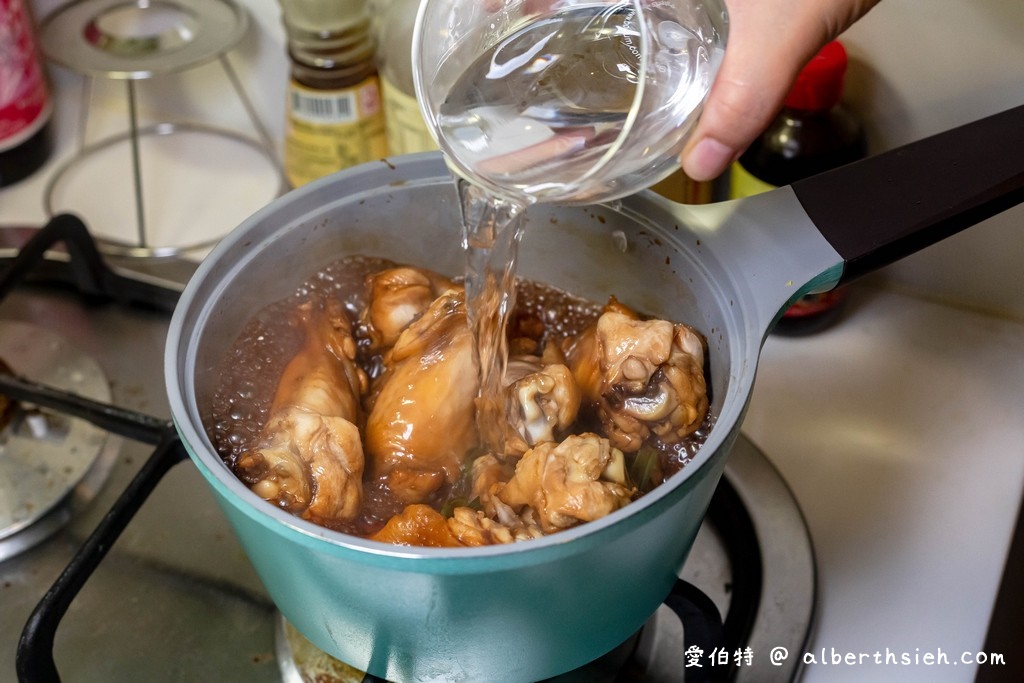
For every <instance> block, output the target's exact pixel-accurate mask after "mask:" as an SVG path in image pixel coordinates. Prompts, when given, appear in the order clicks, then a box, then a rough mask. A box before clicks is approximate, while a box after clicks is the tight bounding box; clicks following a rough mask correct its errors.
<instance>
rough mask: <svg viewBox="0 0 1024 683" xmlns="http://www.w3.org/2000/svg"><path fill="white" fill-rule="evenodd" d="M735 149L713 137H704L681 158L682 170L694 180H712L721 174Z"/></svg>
mask: <svg viewBox="0 0 1024 683" xmlns="http://www.w3.org/2000/svg"><path fill="white" fill-rule="evenodd" d="M735 156H736V151H735V150H734V149H732V148H731V147H727V146H726V145H723V144H722V143H721V142H719V141H718V140H715V139H714V138H704V139H703V140H701V141H699V142H698V143H697V144H696V145H694V147H693V149H691V150H690V153H689V154H687V155H686V158H685V159H683V171H685V172H686V175H688V176H689V177H690V178H692V179H693V180H696V181H705V180H714V179H715V178H717V177H718V176H720V175H721V174H722V171H724V170H725V169H726V168H727V167H728V166H729V164H730V163H732V160H733V158H734V157H735Z"/></svg>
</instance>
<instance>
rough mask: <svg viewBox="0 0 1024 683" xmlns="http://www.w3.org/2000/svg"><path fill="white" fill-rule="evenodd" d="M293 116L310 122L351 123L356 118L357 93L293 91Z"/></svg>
mask: <svg viewBox="0 0 1024 683" xmlns="http://www.w3.org/2000/svg"><path fill="white" fill-rule="evenodd" d="M291 105H292V116H294V117H296V118H298V119H302V120H305V121H309V122H310V123H351V122H353V121H355V120H356V114H357V112H356V102H355V94H354V93H351V92H346V93H325V94H318V93H311V92H308V91H306V92H303V91H298V90H292V91H291Z"/></svg>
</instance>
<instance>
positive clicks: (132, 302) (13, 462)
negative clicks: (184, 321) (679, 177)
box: [0, 215, 816, 682]
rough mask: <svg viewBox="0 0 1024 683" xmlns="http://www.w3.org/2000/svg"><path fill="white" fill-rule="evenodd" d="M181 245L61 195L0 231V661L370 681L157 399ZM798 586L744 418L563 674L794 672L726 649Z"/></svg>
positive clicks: (45, 675) (774, 490) (5, 665)
mask: <svg viewBox="0 0 1024 683" xmlns="http://www.w3.org/2000/svg"><path fill="white" fill-rule="evenodd" d="M195 265H196V264H195V262H194V261H190V260H188V259H181V258H177V257H171V258H161V259H138V258H132V257H124V256H119V255H104V254H103V253H101V250H100V249H98V248H97V245H96V243H95V242H94V241H93V239H92V238H91V236H90V234H89V231H88V229H87V228H86V227H85V225H84V224H83V223H82V222H81V221H80V220H79V219H77V218H76V217H74V216H71V215H61V216H57V217H55V218H54V219H53V220H52V221H51V222H50V223H49V224H48V225H47V226H45V227H44V228H42V229H36V228H3V229H0V358H2V359H3V361H4V362H6V363H7V365H8V366H9V367H10V373H5V374H0V394H5V395H6V396H8V397H9V398H10V399H11V401H10V402H11V406H10V407H9V409H8V410H7V411H5V413H4V414H5V416H6V417H5V423H6V424H5V426H4V428H3V432H2V435H0V503H2V505H0V595H2V596H3V601H4V605H5V609H4V610H3V611H2V612H0V670H2V671H5V672H8V674H7V675H10V674H11V672H14V671H17V672H18V675H19V678H20V679H21V680H25V681H38V680H56V679H58V678H60V679H64V680H74V681H122V680H123V681H136V680H148V681H157V680H218V681H230V680H244V681H256V682H258V681H277V680H284V681H291V680H296V681H300V680H314V679H315V680H318V681H332V680H375V679H373V677H371V676H364V675H363V674H362V673H361V672H355V671H353V670H351V669H349V668H348V667H346V666H344V665H343V664H342V663H340V662H337V661H335V660H333V659H331V658H330V657H329V656H327V655H325V654H323V653H320V652H318V651H316V650H315V648H312V646H311V645H309V643H308V642H306V641H305V640H304V639H303V638H302V636H301V634H298V633H297V632H296V631H295V630H294V629H292V628H291V627H290V625H289V624H287V623H286V622H284V620H283V619H282V618H281V617H280V615H279V614H278V613H277V611H276V610H275V608H274V605H273V604H272V603H271V601H270V600H269V598H268V597H267V595H266V593H265V592H264V590H263V588H262V586H261V584H260V582H259V579H258V578H257V577H256V575H255V573H254V572H253V570H252V568H251V566H250V565H249V562H248V560H247V559H246V557H245V554H244V553H243V551H242V549H241V547H240V546H239V544H238V543H237V541H236V540H235V537H234V535H233V533H232V531H231V530H230V528H229V527H228V525H227V523H226V521H225V520H224V518H223V517H222V515H221V512H220V510H219V508H218V507H217V505H216V503H215V502H214V500H213V498H212V497H211V495H210V494H209V493H208V489H207V486H206V485H205V484H204V482H203V481H202V479H201V477H200V475H199V474H198V472H197V471H196V470H195V469H194V468H193V467H192V466H191V464H190V463H189V462H187V456H186V455H185V452H184V448H183V447H182V446H181V444H180V442H179V441H178V440H177V436H176V434H175V431H174V428H173V425H172V424H171V423H170V420H169V418H168V417H167V416H168V415H169V410H168V407H167V403H166V394H165V390H164V384H163V379H162V351H163V345H164V337H165V335H166V332H167V326H168V322H169V314H170V312H171V311H172V310H173V308H174V305H175V302H176V301H177V298H178V295H179V294H180V293H181V291H182V289H183V287H184V285H185V283H186V282H187V281H188V278H189V277H190V275H191V274H192V273H193V272H194V269H195ZM115 541H116V542H115ZM815 592H816V578H815V563H814V554H813V550H812V547H811V542H810V537H809V534H808V531H807V527H806V525H805V523H804V519H803V516H802V514H801V512H800V509H799V507H798V506H797V504H796V502H795V500H794V498H793V496H792V495H791V493H790V491H789V489H788V487H787V485H786V483H785V481H784V480H783V479H782V478H781V477H780V476H779V474H778V472H777V471H776V470H775V468H774V467H773V466H772V464H771V463H770V462H769V460H768V459H767V458H766V457H765V456H764V454H762V453H761V452H760V451H759V450H758V448H757V447H756V446H755V445H754V444H753V443H752V442H751V441H750V440H749V439H747V438H746V437H745V436H742V435H741V437H740V438H739V440H738V442H737V445H736V446H735V448H734V450H733V453H732V454H731V455H730V459H729V463H728V465H727V467H726V473H725V477H724V480H723V482H722V484H721V485H720V487H719V489H718V491H717V492H716V494H715V497H714V500H713V502H712V504H711V509H710V511H709V514H708V517H707V519H706V521H705V523H704V526H703V527H702V529H701V531H700V534H699V535H698V538H697V542H696V544H695V546H694V548H693V551H692V552H691V554H690V557H689V559H688V560H687V562H686V565H685V566H684V567H683V569H682V571H681V573H680V582H679V583H678V584H677V589H676V590H675V591H674V592H673V594H672V595H671V596H670V597H669V598H668V599H667V600H666V603H665V604H664V605H662V607H661V608H659V610H658V611H657V612H656V614H655V615H654V616H652V618H651V619H650V620H649V622H648V623H647V624H646V625H645V626H644V627H643V628H642V629H641V630H640V631H639V632H638V633H637V634H636V635H635V636H634V637H633V638H631V639H630V641H628V642H627V643H624V644H623V645H622V646H621V647H620V648H617V649H616V650H614V651H613V652H612V653H609V655H608V656H606V657H604V658H602V659H601V660H598V661H597V662H594V663H592V664H591V665H588V666H587V667H584V668H583V669H581V670H579V671H577V672H570V673H569V674H566V675H565V676H563V677H560V678H561V679H562V680H586V681H593V680H609V681H610V680H620V681H621V680H647V681H684V680H685V681H692V680H732V681H762V680H767V679H768V677H769V676H770V678H771V680H794V679H795V678H797V677H798V675H799V673H800V672H799V659H798V658H792V660H791V661H787V662H785V663H784V664H783V666H781V667H776V666H772V665H771V663H770V662H769V660H768V659H767V658H764V657H761V658H757V659H754V660H753V661H750V662H748V661H747V660H745V659H744V657H743V656H742V653H743V652H746V651H748V648H749V651H750V652H756V653H763V652H767V651H768V650H769V649H771V648H776V647H787V648H788V649H789V650H790V651H792V652H797V651H799V650H801V649H803V647H804V646H805V644H806V642H807V640H808V638H809V635H810V632H811V629H812V625H813V617H814V607H815ZM684 624H685V628H684ZM698 665H700V666H698ZM768 667H770V668H768Z"/></svg>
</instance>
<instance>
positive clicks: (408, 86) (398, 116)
mask: <svg viewBox="0 0 1024 683" xmlns="http://www.w3.org/2000/svg"><path fill="white" fill-rule="evenodd" d="M419 4H420V3H419V0H388V2H387V5H386V7H385V8H384V11H383V14H382V18H381V21H380V27H379V29H378V30H379V32H380V34H379V35H380V37H379V39H378V41H377V67H378V68H379V69H380V85H381V96H382V97H383V100H384V120H385V128H386V130H387V138H388V152H389V153H390V154H411V153H413V152H425V151H428V150H435V149H437V143H436V142H435V141H434V137H433V136H432V135H431V134H430V129H429V128H428V127H427V123H426V121H424V120H423V115H422V114H421V113H420V107H419V103H418V102H417V101H416V90H415V87H414V86H413V82H412V31H413V27H414V26H415V25H416V12H417V10H418V9H419Z"/></svg>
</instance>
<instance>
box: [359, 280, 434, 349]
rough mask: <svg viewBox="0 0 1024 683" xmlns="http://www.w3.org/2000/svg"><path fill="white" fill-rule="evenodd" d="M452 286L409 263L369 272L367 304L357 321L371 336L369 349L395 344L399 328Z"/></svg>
mask: <svg viewBox="0 0 1024 683" xmlns="http://www.w3.org/2000/svg"><path fill="white" fill-rule="evenodd" d="M452 286H453V285H452V282H451V280H449V279H448V278H446V277H443V276H441V275H438V274H437V273H433V272H431V271H429V270H426V269H423V268H412V267H409V266H397V267H395V268H388V269H386V270H381V271H378V272H376V273H372V274H370V275H368V276H367V278H366V293H367V304H366V308H365V309H364V311H363V314H362V316H361V320H360V322H361V323H362V325H363V329H364V330H365V332H366V336H367V338H369V339H370V350H371V351H383V350H386V349H389V348H391V347H392V346H394V345H395V342H396V341H398V336H399V335H400V334H401V333H402V331H403V330H405V328H406V327H408V326H409V325H410V324H411V323H412V322H413V321H414V320H416V319H417V318H419V317H420V316H421V315H423V312H424V311H426V310H427V308H429V307H430V304H431V303H432V302H433V301H434V299H436V298H437V297H438V296H439V295H440V294H441V293H442V292H444V291H446V290H448V289H450V288H451V287H452Z"/></svg>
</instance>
